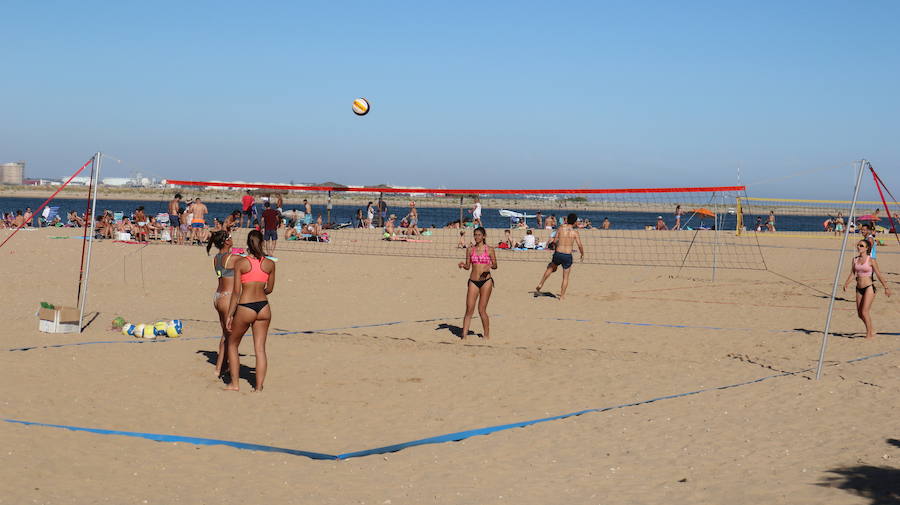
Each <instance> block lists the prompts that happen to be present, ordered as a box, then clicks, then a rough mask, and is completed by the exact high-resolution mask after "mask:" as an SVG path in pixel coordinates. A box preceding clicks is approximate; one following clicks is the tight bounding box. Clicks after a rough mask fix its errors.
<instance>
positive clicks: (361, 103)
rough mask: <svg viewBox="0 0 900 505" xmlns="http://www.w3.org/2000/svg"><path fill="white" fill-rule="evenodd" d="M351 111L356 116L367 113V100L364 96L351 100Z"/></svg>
mask: <svg viewBox="0 0 900 505" xmlns="http://www.w3.org/2000/svg"><path fill="white" fill-rule="evenodd" d="M353 113H354V114H356V115H357V116H365V115H366V114H368V113H369V101H368V100H366V99H365V98H357V99H356V100H353Z"/></svg>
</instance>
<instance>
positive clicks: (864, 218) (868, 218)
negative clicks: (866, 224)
mask: <svg viewBox="0 0 900 505" xmlns="http://www.w3.org/2000/svg"><path fill="white" fill-rule="evenodd" d="M857 219H858V220H860V221H880V220H881V218H880V217H878V216H876V215H875V214H866V215H865V216H859V217H858V218H857Z"/></svg>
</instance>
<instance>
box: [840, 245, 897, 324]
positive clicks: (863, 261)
mask: <svg viewBox="0 0 900 505" xmlns="http://www.w3.org/2000/svg"><path fill="white" fill-rule="evenodd" d="M856 250H857V251H858V252H859V256H857V257H855V258H853V263H852V265H851V267H850V275H848V276H847V280H846V281H844V291H847V284H850V280H851V279H853V277H854V276H855V277H856V314H857V315H858V316H859V318H860V319H862V322H863V323H864V324H865V325H866V338H867V339H872V338H875V329H874V328H873V327H872V316H870V315H869V309H871V308H872V302H873V301H875V279H874V278H873V277H872V274H873V273H874V274H875V275H876V276H877V277H878V280H879V281H881V286H882V287H884V294H886V295H888V296H891V289H890V288H889V287H887V284H885V283H884V276H883V275H881V270H879V268H878V261H876V260H875V258H872V257H870V256H869V254H871V253H872V244H871V243H870V242H869V241H868V240H860V241H859V242H857V243H856Z"/></svg>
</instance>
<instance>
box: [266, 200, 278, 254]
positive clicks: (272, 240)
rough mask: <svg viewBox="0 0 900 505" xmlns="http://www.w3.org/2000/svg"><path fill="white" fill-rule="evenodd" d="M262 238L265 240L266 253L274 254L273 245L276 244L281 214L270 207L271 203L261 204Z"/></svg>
mask: <svg viewBox="0 0 900 505" xmlns="http://www.w3.org/2000/svg"><path fill="white" fill-rule="evenodd" d="M263 208H265V210H263V213H262V219H263V230H265V232H264V233H263V238H264V239H265V241H266V254H269V255H272V254H275V246H276V245H277V244H278V228H281V214H280V213H279V212H278V211H277V210H275V209H273V208H272V204H270V203H269V202H266V203H264V204H263Z"/></svg>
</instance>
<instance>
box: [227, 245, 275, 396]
mask: <svg viewBox="0 0 900 505" xmlns="http://www.w3.org/2000/svg"><path fill="white" fill-rule="evenodd" d="M247 253H248V254H247V257H246V258H240V259H238V260H237V261H236V262H235V263H234V281H233V285H234V288H233V291H232V293H231V302H230V303H229V306H228V318H227V319H226V320H225V329H226V330H227V331H228V369H229V372H230V374H231V383H230V384H228V386H227V387H226V388H225V389H226V390H228V391H240V375H239V374H240V370H241V363H240V358H239V356H238V347H239V346H240V345H241V339H243V338H244V334H245V333H247V329H248V328H250V327H251V326H252V327H253V351H254V353H255V354H256V384H255V386H256V387H255V390H256V391H258V392H259V391H262V390H263V383H264V382H265V380H266V370H267V369H268V357H267V356H266V337H267V336H268V333H269V323H270V322H271V320H272V309H271V308H270V307H269V299H268V298H267V295H270V294H272V291H273V290H274V289H275V262H274V261H272V260H270V259H268V258H266V256H265V252H264V251H263V234H262V233H260V231H259V230H252V231H250V233H249V234H248V235H247Z"/></svg>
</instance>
